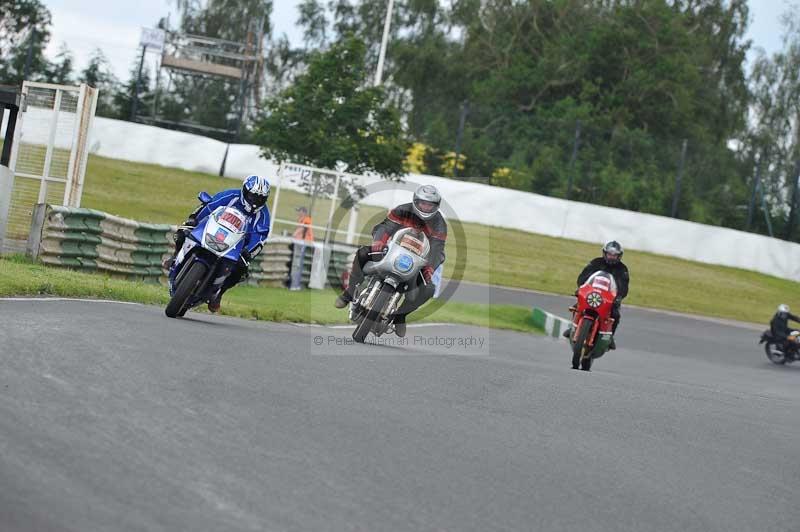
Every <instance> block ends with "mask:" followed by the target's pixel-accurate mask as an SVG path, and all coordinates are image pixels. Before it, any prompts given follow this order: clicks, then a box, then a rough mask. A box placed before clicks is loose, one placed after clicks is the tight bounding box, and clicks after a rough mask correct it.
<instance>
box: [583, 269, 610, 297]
mask: <svg viewBox="0 0 800 532" xmlns="http://www.w3.org/2000/svg"><path fill="white" fill-rule="evenodd" d="M586 285H590V286H591V287H592V288H596V289H598V290H606V291H609V292H614V293H615V294H616V293H617V282H616V281H615V280H614V276H613V275H611V274H610V273H608V272H604V271H599V272H594V273H593V274H592V275H591V276H590V277H589V278H588V279H587V280H586V282H585V283H583V286H586Z"/></svg>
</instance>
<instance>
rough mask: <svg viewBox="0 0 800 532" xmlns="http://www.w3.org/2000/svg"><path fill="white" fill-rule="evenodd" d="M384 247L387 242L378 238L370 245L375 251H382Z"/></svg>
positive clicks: (371, 249)
mask: <svg viewBox="0 0 800 532" xmlns="http://www.w3.org/2000/svg"><path fill="white" fill-rule="evenodd" d="M384 248H386V242H385V241H383V240H376V241H375V242H373V243H372V245H371V246H370V251H372V252H373V253H382V252H383V250H384Z"/></svg>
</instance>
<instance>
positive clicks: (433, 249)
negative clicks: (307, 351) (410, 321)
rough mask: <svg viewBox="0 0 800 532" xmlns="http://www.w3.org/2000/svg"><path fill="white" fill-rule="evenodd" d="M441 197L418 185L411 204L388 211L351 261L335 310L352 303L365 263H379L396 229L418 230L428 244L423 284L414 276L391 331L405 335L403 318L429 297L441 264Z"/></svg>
mask: <svg viewBox="0 0 800 532" xmlns="http://www.w3.org/2000/svg"><path fill="white" fill-rule="evenodd" d="M441 203H442V197H441V195H440V194H439V191H438V190H436V187H434V186H432V185H422V186H420V187H419V188H417V190H416V192H414V198H413V201H412V202H411V203H404V204H403V205H399V206H397V207H395V208H394V209H392V210H391V211H389V214H388V215H387V216H386V219H385V220H383V221H382V222H381V223H379V224H378V225H376V226H375V227H374V228H373V230H372V240H373V242H372V245H370V246H363V247H361V248H360V249H359V250H358V251H357V252H356V256H355V259H354V260H353V269H352V272H351V273H350V282H349V284H348V288H347V290H345V291H344V292H342V294H341V295H340V296H339V297H337V298H336V302H335V303H334V305H335V306H336V308H344V307H346V306H347V305H348V303H350V302H351V301H352V300H353V297H354V290H355V288H356V286H358V284H359V283H361V281H363V280H364V273H363V271H362V269H363V267H364V265H365V264H366V263H367V261H371V260H380V259H381V257H382V256H383V253H384V251H383V250H384V248H385V247H386V243H387V242H388V241H389V239H391V238H392V236H393V235H394V234H395V233H396V232H397V231H399V230H400V229H403V228H406V227H411V228H414V229H416V230H418V231H422V232H423V233H424V234H425V236H426V237H427V238H428V240H429V242H430V253H429V254H428V264H427V265H425V267H424V268H422V272H421V273H422V277H423V278H424V282H421V281H420V278H419V276H417V278H416V280H415V281H414V284H413V285H410V286H409V287H408V291H407V292H406V296H405V300H404V301H403V304H402V305H400V308H399V309H397V313H396V315H395V316H394V329H395V333H396V334H397V336H400V337H403V336H405V335H406V316H408V315H409V314H410V313H412V312H414V311H415V310H417V309H418V308H419V307H421V306H422V305H423V304H424V303H425V302H426V301H428V300H429V299H430V298H431V297H433V293H434V286H433V284H432V283H431V278H432V277H433V272H434V271H435V270H436V268H438V267H439V266H440V265H441V264H442V263H444V260H445V255H444V244H445V240H446V239H447V222H446V221H445V219H444V217H443V216H442V214H441V213H440V212H439V206H440V205H441Z"/></svg>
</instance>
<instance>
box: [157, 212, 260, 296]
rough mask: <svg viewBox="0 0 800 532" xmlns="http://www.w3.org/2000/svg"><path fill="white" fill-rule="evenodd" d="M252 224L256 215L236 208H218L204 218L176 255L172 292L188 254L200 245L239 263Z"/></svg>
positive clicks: (171, 273)
mask: <svg viewBox="0 0 800 532" xmlns="http://www.w3.org/2000/svg"><path fill="white" fill-rule="evenodd" d="M252 225H253V219H252V217H249V216H247V215H246V214H244V213H243V212H241V211H240V210H239V209H237V208H235V207H218V208H216V209H215V210H214V211H213V212H212V213H211V214H209V215H208V216H207V217H206V218H205V219H204V220H201V222H200V223H199V224H197V227H195V228H194V229H193V230H192V232H191V233H189V235H188V238H187V239H186V241H185V242H184V244H183V247H182V248H181V250H180V251H179V252H178V255H177V256H176V257H175V263H174V265H173V266H172V268H171V269H170V273H169V281H170V292H172V291H173V282H174V280H175V276H176V275H177V273H178V272H179V271H180V270H181V268H182V266H183V262H184V260H185V258H186V256H187V254H188V253H189V252H190V251H191V250H192V249H193V248H195V247H197V246H200V247H202V248H203V249H205V250H208V251H209V252H210V253H212V254H214V255H216V256H217V257H219V258H224V259H229V260H231V261H233V262H238V261H239V258H240V257H241V255H242V250H243V249H244V246H245V244H246V242H247V235H248V234H249V233H250V232H251V229H252ZM194 257H195V260H201V261H204V262H208V261H207V260H206V259H204V257H203V256H202V254H197V253H195V254H194ZM206 257H208V255H206ZM209 266H210V264H209Z"/></svg>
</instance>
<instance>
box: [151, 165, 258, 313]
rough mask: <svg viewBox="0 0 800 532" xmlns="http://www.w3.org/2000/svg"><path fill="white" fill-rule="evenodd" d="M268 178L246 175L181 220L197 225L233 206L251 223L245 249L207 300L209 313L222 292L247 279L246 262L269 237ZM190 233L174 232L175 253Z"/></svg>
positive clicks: (217, 304) (192, 225) (169, 263)
mask: <svg viewBox="0 0 800 532" xmlns="http://www.w3.org/2000/svg"><path fill="white" fill-rule="evenodd" d="M269 191H270V186H269V181H268V180H267V178H265V177H261V176H257V175H251V176H247V177H246V178H245V179H244V182H243V183H242V188H241V189H238V188H232V189H229V190H223V191H222V192H219V193H217V194H216V195H215V196H214V197H213V198H212V199H211V201H210V202H208V203H207V204H205V205H201V206H200V207H198V208H197V210H195V211H194V212H193V213H192V214H191V215H189V218H188V219H187V220H186V221H185V222H184V224H183V225H184V226H188V227H189V228H194V227H197V226H198V225H199V224H201V223H203V222H204V221H205V219H206V218H207V217H208V215H209V214H211V213H212V212H213V211H214V210H216V209H218V208H219V207H234V208H236V209H238V210H240V211H242V212H243V213H244V214H247V215H248V216H249V217H250V218H251V220H252V222H251V223H252V225H251V229H250V230H249V232H248V233H249V234H248V235H247V237H246V240H245V245H244V249H243V250H242V259H244V261H239V262H238V263H236V265H235V266H233V265H231V268H230V270H229V271H228V272H227V277H226V279H225V282H224V283H223V284H222V288H221V289H220V291H219V292H218V293H217V294H216V296H215V297H214V298H213V299H212V300H210V301H209V302H208V310H210V311H211V312H218V311H219V308H220V304H221V301H222V296H223V294H224V293H225V292H226V291H227V290H229V289H230V288H232V287H234V286H235V285H236V284H237V283H239V282H240V281H241V280H242V279H246V278H247V263H249V262H250V261H251V260H252V259H253V257H255V256H256V255H258V254H259V253H260V252H261V249H262V248H263V247H264V243H265V242H266V241H267V237H268V236H269V225H270V214H269V209H268V208H267V199H268V198H269ZM190 232H191V229H188V230H187V229H179V230H178V232H177V233H176V234H175V255H177V254H178V252H179V251H180V249H181V248H182V247H183V244H184V242H185V241H186V235H187V234H188V233H190ZM174 260H175V256H173V258H172V259H171V260H168V261H167V262H166V263H165V266H167V267H171V266H172V263H173V262H174Z"/></svg>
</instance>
